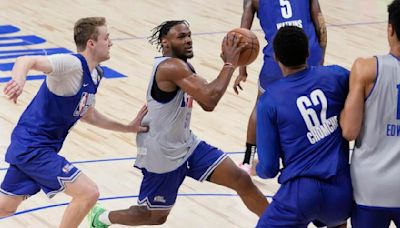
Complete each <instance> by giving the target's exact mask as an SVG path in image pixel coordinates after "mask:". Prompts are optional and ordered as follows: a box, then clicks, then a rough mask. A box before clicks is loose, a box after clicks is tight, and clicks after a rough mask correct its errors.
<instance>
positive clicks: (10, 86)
mask: <svg viewBox="0 0 400 228" xmlns="http://www.w3.org/2000/svg"><path fill="white" fill-rule="evenodd" d="M16 85H17V83H16V82H15V81H14V80H11V81H9V82H8V83H7V85H6V86H5V87H4V94H6V95H7V94H8V93H9V91H10V90H11V89H12V88H14V87H15V86H16Z"/></svg>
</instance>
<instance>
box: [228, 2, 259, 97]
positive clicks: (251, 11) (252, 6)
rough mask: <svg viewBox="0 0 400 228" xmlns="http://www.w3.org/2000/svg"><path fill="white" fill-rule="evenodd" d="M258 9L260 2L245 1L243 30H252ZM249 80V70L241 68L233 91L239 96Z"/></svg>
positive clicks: (241, 25) (244, 67) (241, 24)
mask: <svg viewBox="0 0 400 228" xmlns="http://www.w3.org/2000/svg"><path fill="white" fill-rule="evenodd" d="M257 9H258V0H243V14H242V20H241V23H240V27H241V28H247V29H251V26H252V24H253V20H254V15H255V13H256V12H257ZM246 79H247V68H246V66H241V67H239V75H238V76H237V77H236V80H235V83H234V84H233V90H234V91H235V93H236V94H239V90H238V88H239V89H240V90H243V88H242V86H241V85H240V83H241V82H246Z"/></svg>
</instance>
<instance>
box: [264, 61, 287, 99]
mask: <svg viewBox="0 0 400 228" xmlns="http://www.w3.org/2000/svg"><path fill="white" fill-rule="evenodd" d="M281 78H283V75H282V71H281V69H280V68H279V65H278V64H277V63H276V62H275V60H274V58H264V63H263V66H262V68H261V71H260V75H259V76H258V89H259V91H261V92H262V93H264V92H265V89H266V88H267V86H269V85H270V84H271V83H273V82H276V81H278V80H279V79H281Z"/></svg>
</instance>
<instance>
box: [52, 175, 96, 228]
mask: <svg viewBox="0 0 400 228" xmlns="http://www.w3.org/2000/svg"><path fill="white" fill-rule="evenodd" d="M65 186H66V190H65V193H66V194H67V195H69V196H71V197H72V200H71V202H70V203H69V205H68V207H67V209H65V212H64V215H63V218H62V220H61V223H60V227H62V228H73V227H78V226H79V224H80V223H81V222H82V220H83V219H84V218H85V216H86V214H87V213H88V212H89V210H90V209H91V208H92V207H93V206H94V205H95V204H96V202H97V199H98V198H99V191H98V189H97V186H96V184H95V183H94V182H93V181H92V180H90V179H89V177H87V176H86V175H85V174H83V173H81V174H80V175H79V176H78V177H77V178H76V180H75V181H74V182H72V183H66V184H65Z"/></svg>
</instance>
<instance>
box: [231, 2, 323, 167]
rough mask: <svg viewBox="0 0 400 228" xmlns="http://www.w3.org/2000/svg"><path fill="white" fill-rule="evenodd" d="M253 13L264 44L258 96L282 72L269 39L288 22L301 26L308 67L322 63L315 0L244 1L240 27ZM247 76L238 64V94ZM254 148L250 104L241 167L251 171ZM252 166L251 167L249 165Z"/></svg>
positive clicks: (319, 16) (248, 22) (319, 19)
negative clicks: (306, 38)
mask: <svg viewBox="0 0 400 228" xmlns="http://www.w3.org/2000/svg"><path fill="white" fill-rule="evenodd" d="M256 12H257V16H258V19H259V20H260V24H261V28H262V29H263V31H264V33H265V39H266V41H267V46H265V48H264V50H263V52H264V64H263V66H262V69H261V72H260V74H259V80H258V83H259V87H258V88H259V90H258V95H257V99H258V97H259V96H260V95H261V94H262V93H263V92H264V91H265V89H266V88H267V86H268V85H270V84H271V83H273V82H275V81H277V80H278V79H281V78H282V77H283V75H282V72H281V70H280V68H279V66H278V64H277V63H276V62H275V60H274V55H273V54H274V53H273V48H272V40H273V38H274V36H275V34H276V32H277V30H278V29H279V28H281V27H283V26H287V25H292V26H298V27H300V28H303V29H304V32H305V33H306V35H307V37H308V46H309V47H310V56H309V58H308V59H307V63H308V65H309V66H317V65H322V64H323V62H324V56H325V49H326V43H327V32H326V26H325V21H324V18H323V16H322V13H321V8H320V6H319V3H318V0H296V1H293V0H276V1H270V0H244V1H243V15H242V22H241V25H240V27H242V28H248V29H250V28H251V26H252V23H253V19H254V15H255V13H256ZM246 78H247V71H246V67H245V66H244V67H239V76H238V77H237V78H236V81H235V83H234V86H233V88H234V90H235V92H236V93H237V94H238V93H239V91H238V88H239V89H242V87H241V85H240V83H241V82H245V81H246ZM255 151H256V108H255V106H254V108H253V111H252V113H251V115H250V118H249V122H248V124H247V141H246V152H245V156H244V159H243V163H242V165H240V166H241V167H242V168H243V169H244V170H246V171H248V172H249V173H252V174H254V168H255V166H252V165H251V163H252V162H253V158H254V154H255ZM251 167H252V168H253V169H252V170H251V169H250V168H251Z"/></svg>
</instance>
